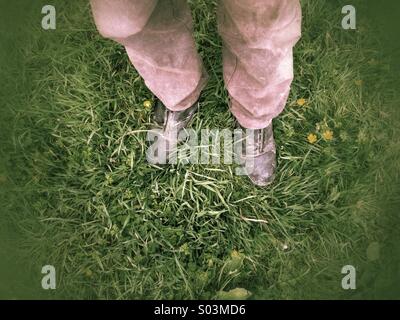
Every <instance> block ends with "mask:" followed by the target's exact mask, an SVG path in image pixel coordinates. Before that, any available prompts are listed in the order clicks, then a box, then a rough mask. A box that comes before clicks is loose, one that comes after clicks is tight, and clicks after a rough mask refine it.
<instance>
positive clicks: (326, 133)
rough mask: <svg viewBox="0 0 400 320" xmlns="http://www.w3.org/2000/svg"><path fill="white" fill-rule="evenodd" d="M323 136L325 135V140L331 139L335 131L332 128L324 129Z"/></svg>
mask: <svg viewBox="0 0 400 320" xmlns="http://www.w3.org/2000/svg"><path fill="white" fill-rule="evenodd" d="M322 136H323V137H324V139H325V140H327V141H331V140H332V139H333V131H332V130H326V131H324V133H323V134H322Z"/></svg>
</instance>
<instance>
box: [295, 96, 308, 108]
mask: <svg viewBox="0 0 400 320" xmlns="http://www.w3.org/2000/svg"><path fill="white" fill-rule="evenodd" d="M306 103H307V100H306V99H304V98H301V99H298V100H297V105H299V106H300V107H302V106H304V105H305V104H306Z"/></svg>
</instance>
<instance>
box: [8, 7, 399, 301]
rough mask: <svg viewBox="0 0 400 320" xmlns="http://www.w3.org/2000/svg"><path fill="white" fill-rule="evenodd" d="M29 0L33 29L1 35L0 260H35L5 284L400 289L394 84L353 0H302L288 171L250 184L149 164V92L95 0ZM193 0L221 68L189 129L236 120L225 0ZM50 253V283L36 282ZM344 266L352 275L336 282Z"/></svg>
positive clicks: (285, 126) (205, 48)
mask: <svg viewBox="0 0 400 320" xmlns="http://www.w3.org/2000/svg"><path fill="white" fill-rule="evenodd" d="M28 2H29V1H28ZM28 2H27V1H25V3H24V1H19V2H15V4H14V6H15V7H14V8H15V9H16V10H17V8H19V9H21V8H26V10H23V11H21V10H18V12H24V13H23V17H21V16H20V21H24V24H23V25H22V26H21V25H19V27H18V28H23V31H19V32H16V33H15V38H14V37H11V36H10V35H5V34H2V37H1V38H0V39H1V41H2V42H3V43H4V44H6V43H7V44H8V45H9V46H10V48H11V47H13V48H12V50H10V51H7V52H4V53H3V54H4V57H3V61H10V63H8V64H4V68H3V71H2V73H3V75H2V81H3V85H2V89H1V90H2V91H1V93H2V99H1V103H2V106H1V108H2V112H1V113H2V115H1V119H0V121H1V124H2V130H1V134H0V137H1V140H2V141H3V143H2V145H1V146H0V155H1V157H2V161H1V166H0V199H1V201H2V202H3V203H4V204H5V205H4V206H3V208H2V219H4V220H3V221H4V222H2V224H1V225H2V229H3V231H4V232H3V235H4V241H3V244H4V245H3V247H4V249H3V250H4V251H3V256H4V257H6V256H7V257H12V259H9V260H10V261H8V262H5V261H6V259H4V260H3V264H5V265H6V266H10V265H12V266H13V265H15V266H18V269H15V270H20V271H19V272H26V274H27V275H26V276H24V277H23V276H19V275H18V277H12V276H11V277H10V279H11V280H9V282H10V283H11V284H12V290H11V289H10V288H5V287H4V285H3V288H2V289H3V290H5V291H6V293H4V294H3V295H5V296H7V294H8V296H10V297H28V298H29V297H37V296H39V295H43V296H44V297H47V298H55V297H62V298H79V299H88V298H95V299H104V298H113V299H179V298H183V299H198V298H203V299H217V298H232V297H233V295H236V296H238V297H242V298H250V299H302V298H306V299H309V298H343V299H345V298H361V297H364V298H365V297H367V298H380V297H397V298H399V297H400V295H399V292H398V291H397V292H395V291H394V290H393V289H397V290H398V288H399V287H398V286H396V288H395V287H394V285H393V283H394V280H393V279H395V277H396V276H398V275H399V268H398V266H399V265H400V259H399V255H398V254H397V253H398V251H396V250H398V247H397V246H396V245H397V243H398V240H399V235H398V232H397V230H396V229H397V228H398V227H397V225H396V224H398V222H399V221H398V220H399V218H398V211H397V209H398V207H399V196H398V195H399V190H400V189H399V168H400V164H399V160H398V155H399V151H400V145H399V143H398V136H399V121H398V120H399V119H398V113H396V112H395V111H396V108H397V107H398V102H399V99H398V94H397V92H398V91H396V90H395V89H394V83H395V80H396V78H395V75H394V74H393V72H391V71H392V69H391V68H392V66H391V61H390V59H389V57H388V56H387V55H386V54H385V52H384V51H382V50H381V49H380V45H381V44H380V40H381V39H380V33H379V32H378V31H377V30H376V26H375V25H374V24H373V23H372V22H371V21H370V20H369V18H368V17H367V16H362V15H361V16H360V17H359V19H358V26H357V30H343V29H342V28H341V23H340V22H341V19H342V17H343V15H342V13H341V8H342V6H343V5H344V4H346V3H344V2H342V1H322V0H318V1H317V0H313V1H311V0H310V1H302V7H303V17H304V18H303V37H302V39H301V40H300V42H299V43H298V45H297V46H296V48H295V80H294V83H293V86H292V91H291V94H290V98H289V101H288V104H287V108H286V110H285V111H284V113H283V114H282V115H281V116H280V117H278V118H277V119H275V120H274V126H275V127H274V131H275V137H276V142H277V145H278V174H277V178H276V181H275V182H274V183H273V185H271V186H270V187H267V188H257V187H255V186H254V185H252V184H251V183H250V182H249V180H248V179H247V178H246V177H242V176H236V175H235V174H234V166H229V165H183V164H178V165H167V166H152V165H150V164H148V162H147V161H146V148H147V144H146V132H147V131H148V130H149V129H150V128H151V126H152V108H149V107H148V105H147V104H146V103H144V102H146V101H151V102H152V103H153V102H154V96H153V95H152V94H151V92H150V91H149V90H148V89H147V88H146V87H145V85H144V82H143V80H142V79H141V78H140V77H139V75H138V73H137V72H136V71H135V69H134V68H133V67H132V66H131V64H130V62H129V60H128V58H127V55H126V54H125V52H124V49H123V48H122V47H121V46H119V45H118V44H116V43H114V42H112V41H110V40H105V39H103V38H102V37H101V36H100V35H99V34H98V33H97V31H96V29H95V26H94V23H93V20H92V18H91V14H90V10H89V6H88V5H87V4H83V3H82V2H78V1H53V5H55V7H56V9H57V29H56V30H53V31H45V30H42V29H41V26H40V20H41V17H42V16H41V15H40V10H41V7H42V6H43V5H44V4H45V3H42V2H43V1H38V2H36V3H35V4H32V3H30V4H29V5H28ZM190 3H191V7H192V9H193V17H194V20H195V26H196V27H195V29H196V30H195V38H196V42H197V43H198V46H199V52H200V54H201V56H202V57H203V59H204V63H205V66H206V68H207V70H208V71H209V74H210V81H209V83H208V86H207V88H206V89H205V90H204V92H203V94H202V97H201V99H200V111H199V113H198V114H197V115H196V117H195V118H194V120H193V121H192V123H191V128H194V129H196V130H201V128H215V129H225V128H234V125H235V122H234V118H233V117H232V115H231V114H230V113H229V112H228V107H227V101H228V100H227V94H226V91H225V89H224V84H223V81H222V69H221V68H222V67H221V40H220V38H219V37H218V35H217V32H216V23H215V22H216V21H215V20H216V17H215V12H214V11H215V3H216V1H210V0H192V1H191V2H190ZM354 3H356V4H357V5H358V6H359V7H360V8H363V6H365V4H363V2H362V1H354ZM3 6H6V4H4V5H3ZM8 6H11V5H8ZM10 10H11V9H10ZM3 12H5V11H3ZM20 15H22V14H20ZM7 21H8V20H7ZM7 21H6V22H4V23H7ZM8 23H9V24H8V28H10V30H12V28H14V27H13V26H14V24H17V22H16V21H15V23H14V21H8ZM15 28H17V27H15ZM12 52H14V53H15V55H14V54H11V53H12ZM310 134H311V135H313V136H310ZM314 136H315V137H316V139H314V140H316V141H313V139H311V140H310V138H312V137H314ZM253 220H254V221H253ZM11 248H13V249H11ZM6 253H7V255H6ZM7 263H8V265H7ZM47 264H50V265H54V266H55V268H56V270H57V289H56V290H54V291H51V292H44V290H41V289H40V281H41V277H42V276H43V275H42V274H41V273H40V270H41V268H42V266H43V265H47ZM345 265H354V266H355V267H356V269H357V290H349V291H345V290H343V289H342V287H341V281H342V278H343V277H344V275H342V274H341V269H342V267H343V266H345ZM7 268H8V270H9V271H10V268H11V267H5V269H7ZM11 273H12V272H11ZM399 279H400V277H399ZM392 286H393V287H392ZM238 288H242V289H244V290H235V291H231V292H229V291H230V290H233V289H238ZM0 292H1V290H0Z"/></svg>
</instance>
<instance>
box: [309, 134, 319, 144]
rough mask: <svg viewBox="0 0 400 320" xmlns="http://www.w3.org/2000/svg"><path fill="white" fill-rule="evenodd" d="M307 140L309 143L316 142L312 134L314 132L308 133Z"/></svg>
mask: <svg viewBox="0 0 400 320" xmlns="http://www.w3.org/2000/svg"><path fill="white" fill-rule="evenodd" d="M307 140H308V142H309V143H311V144H312V143H316V142H317V140H318V139H317V136H316V135H315V134H314V133H310V134H309V135H308V136H307Z"/></svg>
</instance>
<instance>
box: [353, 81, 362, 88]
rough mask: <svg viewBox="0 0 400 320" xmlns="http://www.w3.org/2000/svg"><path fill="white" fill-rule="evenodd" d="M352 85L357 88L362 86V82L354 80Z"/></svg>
mask: <svg viewBox="0 0 400 320" xmlns="http://www.w3.org/2000/svg"><path fill="white" fill-rule="evenodd" d="M354 83H355V84H356V85H357V86H359V87H360V86H362V84H363V81H362V80H356V81H354Z"/></svg>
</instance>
